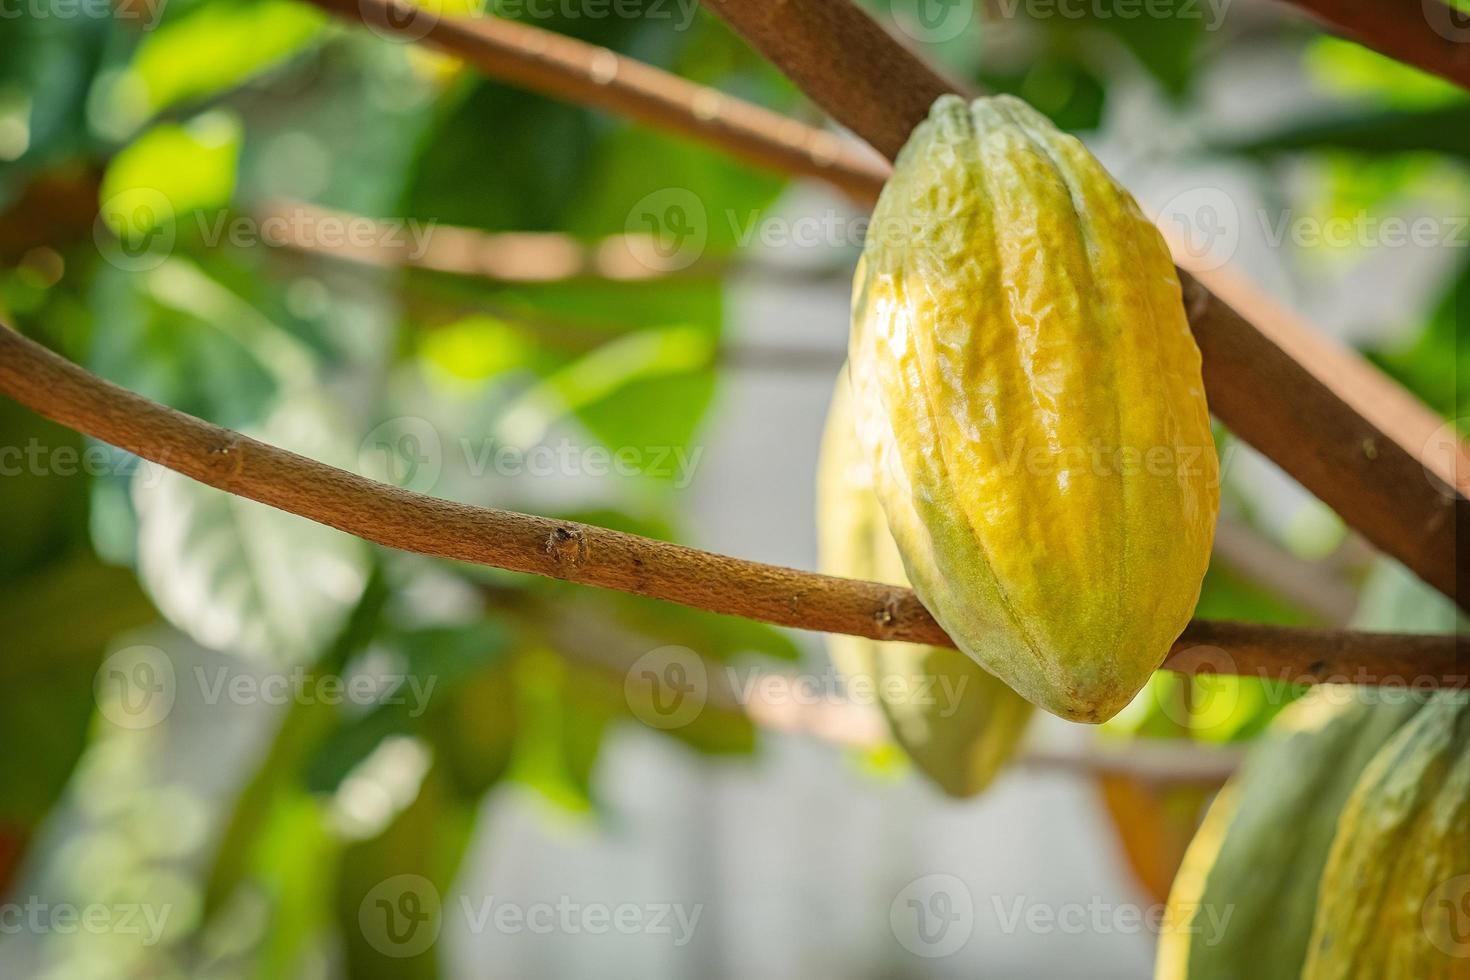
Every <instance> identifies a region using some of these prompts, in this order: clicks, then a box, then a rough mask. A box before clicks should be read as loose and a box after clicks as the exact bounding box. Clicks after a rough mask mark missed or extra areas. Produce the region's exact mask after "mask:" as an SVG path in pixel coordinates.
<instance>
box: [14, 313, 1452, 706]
mask: <svg viewBox="0 0 1470 980" xmlns="http://www.w3.org/2000/svg"><path fill="white" fill-rule="evenodd" d="M0 392H3V393H5V394H6V395H8V396H10V397H11V398H14V399H15V400H16V401H18V402H20V403H21V404H23V405H26V406H27V407H29V408H31V409H32V410H34V411H36V412H38V413H40V414H41V415H44V416H46V417H47V418H49V419H52V420H53V421H56V422H59V423H61V424H62V425H65V426H68V427H70V428H73V429H76V430H77V431H79V432H84V433H86V434H87V435H90V436H92V437H94V438H97V439H101V440H102V441H104V442H108V443H111V444H112V445H114V446H117V447H118V448H120V449H125V450H127V451H128V452H131V453H134V454H136V455H138V456H141V457H142V458H144V459H148V460H151V461H153V462H155V463H158V464H160V465H163V466H166V467H168V468H169V469H172V470H176V471H177V472H179V473H183V474H184V475H186V476H190V477H192V478H194V479H196V480H198V481H200V482H201V483H205V484H208V485H209V486H212V487H216V488H218V489H220V490H224V491H226V492H228V493H232V494H235V495H237V496H241V497H248V498H250V499H252V500H257V501H260V502H261V503H264V504H269V505H270V506H272V507H277V508H279V509H281V510H284V511H288V512H290V513H292V514H298V515H300V516H302V517H306V518H309V519H310V520H313V521H317V522H319V523H321V524H326V525H329V526H331V527H335V528H337V529H339V530H342V531H345V532H347V533H349V534H354V535H357V536H358V537H361V538H365V539H367V540H369V541H374V542H377V543H378V544H381V545H385V546H387V547H391V548H399V549H402V550H404V551H412V552H416V553H418V554H423V555H433V556H435V557H439V558H450V559H455V560H458V561H466V562H473V563H476V564H482V565H491V566H494V567H496V568H504V569H509V570H511V571H517V572H529V573H531V574H533V575H545V576H548V577H551V578H559V579H565V580H567V581H571V582H578V583H581V584H584V585H594V586H598V587H600V588H606V589H617V590H619V591H623V592H632V593H635V594H637V595H643V596H649V597H651V598H655V599H664V600H667V601H670V602H677V603H680V604H682V605H686V606H693V607H695V608H698V609H707V610H709V611H711V612H717V613H724V614H727V615H732V616H742V617H745V618H748V619H759V620H763V621H765V622H768V623H775V624H777V625H781V626H792V627H797V628H800V629H810V630H821V631H824V632H831V633H850V634H853V635H855V636H866V637H871V638H873V639H880V640H911V641H915V642H921V643H930V644H943V645H950V641H949V638H948V637H947V636H946V635H945V633H944V631H943V630H941V629H940V628H939V626H938V624H936V623H935V622H934V619H933V618H932V617H931V616H930V615H929V613H928V611H927V610H925V609H924V607H923V606H922V605H921V604H920V603H919V601H918V599H917V598H915V596H914V594H913V593H912V592H911V591H909V590H908V589H901V588H895V587H892V586H886V585H879V584H877V583H874V582H858V581H853V580H849V579H839V578H832V577H830V576H826V575H819V574H816V573H814V572H802V571H797V570H795V569H790V568H781V567H778V566H775V565H764V564H760V563H758V562H750V561H742V560H740V559H737V558H730V557H726V556H724V555H716V554H711V553H709V552H705V551H699V550H696V549H694V548H686V547H683V546H681V545H677V544H669V543H667V542H662V541H655V540H651V539H648V538H641V537H637V536H635V535H631V534H624V533H622V532H619V531H612V530H608V529H606V528H600V527H593V526H591V525H586V524H575V523H571V522H567V521H554V520H550V519H548V518H545V517H536V516H533V515H529V514H516V513H511V512H509V511H502V510H492V509H489V508H485V507H473V506H470V505H467V504H459V503H453V502H451V501H446V500H439V499H436V498H433V497H426V496H423V495H422V494H416V493H411V492H409V491H406V490H402V489H399V488H397V487H390V486H385V485H383V484H381V483H376V482H374V481H372V480H369V479H366V478H365V477H362V476H359V475H357V474H355V473H350V472H347V471H345V470H339V469H337V468H335V467H332V466H327V465H326V464H324V463H319V462H316V461H314V460H310V459H307V458H305V457H302V456H298V455H296V454H295V453H290V452H287V451H285V450H283V449H278V448H276V447H274V446H269V445H266V444H265V443H261V442H257V441H255V440H253V439H250V438H248V437H246V436H243V435H240V434H239V433H236V432H231V431H230V430H228V429H221V428H219V427H218V426H214V425H210V424H209V423H207V422H203V421H201V420H199V419H196V418H194V417H192V416H189V415H185V414H183V413H182V412H177V411H174V410H173V409H171V408H167V407H165V406H163V405H159V404H156V403H155V402H151V401H149V400H148V399H146V398H143V397H142V396H140V395H137V394H134V393H133V392H130V391H127V390H125V389H122V388H119V387H117V386H116V385H113V384H111V383H109V382H107V381H104V380H103V379H101V378H98V377H96V376H94V375H92V374H89V373H88V372H86V371H84V370H83V369H82V368H80V367H78V366H76V365H75V364H72V363H71V362H69V361H67V360H65V359H64V358H62V357H59V356H57V355H56V354H54V353H52V352H51V351H48V350H46V349H45V348H44V347H41V346H40V345H39V344H37V343H35V342H34V341H31V340H28V339H26V338H24V337H22V336H20V334H18V333H15V332H14V331H12V330H9V329H7V328H3V327H0ZM1457 646H1458V645H1457V641H1456V638H1454V637H1447V636H1412V635H1400V634H1370V633H1352V632H1345V631H1337V630H1297V629H1286V628H1281V627H1271V626H1247V625H1240V624H1232V623H1213V622H1203V621H1196V622H1194V623H1192V624H1191V625H1190V627H1189V628H1188V629H1187V630H1186V631H1185V633H1184V635H1183V636H1182V637H1180V639H1179V641H1178V642H1177V643H1176V645H1175V648H1174V651H1173V652H1172V653H1171V655H1170V659H1169V661H1168V663H1167V665H1166V666H1168V667H1170V668H1171V669H1178V670H1184V671H1188V672H1206V673H1208V672H1225V673H1242V674H1258V675H1263V676H1267V677H1274V678H1279V679H1282V680H1291V681H1296V682H1300V683H1312V682H1315V681H1322V680H1345V681H1352V682H1356V683H1365V684H1367V683H1376V684H1384V683H1403V682H1412V681H1423V682H1425V683H1437V684H1462V683H1464V680H1465V677H1464V674H1465V666H1464V664H1463V663H1462V662H1461V657H1462V653H1461V651H1460V650H1459V649H1458V648H1457Z"/></svg>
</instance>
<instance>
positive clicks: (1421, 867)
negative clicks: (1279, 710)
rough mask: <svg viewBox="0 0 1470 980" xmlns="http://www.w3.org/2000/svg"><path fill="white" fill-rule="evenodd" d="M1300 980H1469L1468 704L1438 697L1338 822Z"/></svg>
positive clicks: (1378, 764)
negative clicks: (1308, 950) (1309, 947)
mask: <svg viewBox="0 0 1470 980" xmlns="http://www.w3.org/2000/svg"><path fill="white" fill-rule="evenodd" d="M1318 890H1319V894H1320V898H1319V899H1318V902H1317V915H1316V919H1315V921H1314V923H1313V927H1312V940H1311V949H1310V952H1309V953H1308V956H1307V965H1306V969H1304V970H1303V971H1302V980H1467V978H1470V693H1467V692H1464V691H1441V692H1438V693H1436V694H1435V695H1434V697H1433V699H1432V700H1431V701H1430V703H1429V704H1428V705H1426V706H1425V707H1424V708H1422V709H1421V710H1420V711H1419V713H1418V714H1417V715H1415V716H1414V720H1413V721H1411V722H1409V723H1408V724H1407V725H1405V726H1404V727H1403V728H1402V729H1400V730H1399V732H1398V734H1397V735H1395V736H1394V738H1393V740H1392V741H1390V742H1389V743H1388V744H1387V745H1385V746H1384V747H1383V748H1382V750H1380V751H1379V753H1378V754H1377V755H1376V756H1375V757H1374V758H1373V761H1372V763H1370V764H1369V766H1368V768H1367V769H1366V770H1364V772H1363V775H1362V778H1361V779H1360V780H1359V781H1358V785H1357V786H1356V787H1355V788H1354V789H1353V794H1352V797H1351V798H1350V799H1349V800H1348V803H1347V806H1346V807H1345V808H1344V809H1343V812H1342V816H1341V818H1339V820H1338V823H1337V835H1336V836H1335V837H1334V838H1333V841H1332V850H1331V852H1330V853H1329V854H1328V857H1327V866H1326V868H1325V869H1324V870H1323V872H1322V880H1321V883H1320V885H1319V889H1318Z"/></svg>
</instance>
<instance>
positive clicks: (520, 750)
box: [510, 650, 619, 811]
mask: <svg viewBox="0 0 1470 980" xmlns="http://www.w3.org/2000/svg"><path fill="white" fill-rule="evenodd" d="M514 675H515V687H516V715H517V717H518V718H520V719H521V721H520V725H519V727H518V730H517V732H516V741H515V754H514V756H513V759H512V763H511V769H510V776H511V778H512V779H515V780H517V781H519V782H522V783H525V784H526V785H528V786H531V787H533V788H534V789H536V790H538V791H540V793H541V794H542V795H543V796H545V797H546V798H547V799H548V800H550V801H551V802H553V803H556V804H559V805H561V806H563V807H566V808H567V809H571V810H582V811H586V810H590V809H591V808H592V770H593V766H594V765H595V764H596V762H597V755H598V751H599V749H600V748H601V746H602V738H603V734H604V733H605V732H606V730H607V726H608V723H609V722H610V721H611V720H612V719H613V718H614V717H615V716H617V714H618V713H619V711H618V707H619V706H618V705H617V703H616V702H614V701H612V699H611V698H608V697H607V696H606V689H607V688H606V684H605V683H602V682H600V681H599V679H598V677H597V676H596V675H592V674H589V673H588V672H586V671H585V670H581V669H578V668H576V667H574V666H573V665H571V664H568V663H567V662H566V661H565V660H563V659H561V658H560V657H557V656H556V655H555V654H554V653H551V652H549V651H545V650H531V651H527V652H526V653H524V654H522V655H521V656H520V657H518V658H517V659H516V664H515V671H514Z"/></svg>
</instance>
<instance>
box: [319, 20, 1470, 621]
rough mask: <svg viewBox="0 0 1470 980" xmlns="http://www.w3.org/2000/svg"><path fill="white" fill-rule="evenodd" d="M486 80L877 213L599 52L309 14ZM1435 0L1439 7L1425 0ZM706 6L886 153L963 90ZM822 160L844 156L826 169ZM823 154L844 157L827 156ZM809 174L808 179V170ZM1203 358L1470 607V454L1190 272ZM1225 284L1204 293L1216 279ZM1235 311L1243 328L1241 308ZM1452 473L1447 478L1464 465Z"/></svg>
mask: <svg viewBox="0 0 1470 980" xmlns="http://www.w3.org/2000/svg"><path fill="white" fill-rule="evenodd" d="M311 2H314V3H318V4H320V5H322V6H324V7H327V8H329V9H333V10H336V11H338V12H339V13H343V14H345V15H347V16H349V17H351V18H353V19H364V18H365V19H367V21H368V22H369V23H371V24H373V25H374V26H376V27H378V28H379V29H381V30H389V31H395V32H397V33H398V34H400V35H402V36H404V37H406V38H423V39H424V40H427V41H428V42H429V43H432V44H434V45H436V46H438V47H440V48H443V49H444V50H446V51H451V52H453V53H454V54H456V55H458V56H460V57H462V58H464V59H466V60H467V61H469V62H470V63H471V64H474V65H475V66H477V67H478V68H479V69H480V70H482V71H484V72H485V73H487V74H490V75H493V76H495V77H498V78H504V79H507V80H510V81H513V82H516V83H518V84H522V85H525V86H528V87H530V88H533V89H536V90H538V91H542V92H546V93H549V94H552V95H556V96H559V97H563V98H569V99H573V100H575V101H578V102H582V103H585V104H588V105H594V106H600V107H602V108H606V109H609V110H612V111H615V112H621V113H624V114H627V115H631V116H633V117H634V118H637V119H641V120H643V121H645V122H649V123H651V124H653V125H657V126H662V127H665V128H668V129H672V130H674V131H676V132H680V133H684V134H686V135H689V136H691V137H694V138H697V139H703V140H706V141H710V142H713V143H714V144H716V145H719V146H723V147H725V148H727V149H729V150H731V151H732V152H734V153H736V154H737V155H740V156H743V157H745V158H746V159H750V160H753V161H755V162H758V163H761V164H763V165H766V166H770V167H773V168H775V169H779V170H783V171H786V172H791V173H797V174H806V175H811V176H817V177H821V178H823V179H825V180H828V181H830V182H832V183H834V184H835V185H837V186H839V187H841V188H843V189H845V190H847V191H848V192H849V193H851V194H853V195H854V196H855V197H857V198H859V199H863V200H869V199H871V198H872V197H874V196H876V194H877V191H878V189H879V188H880V187H881V185H882V182H883V179H884V178H885V176H886V174H887V169H886V167H884V166H883V165H882V163H881V162H880V161H873V160H870V159H868V158H866V157H863V156H862V155H861V154H857V153H854V152H853V151H852V150H851V148H850V147H846V146H845V145H844V144H841V143H840V142H833V143H830V144H829V143H827V142H824V141H829V140H835V137H831V136H830V134H824V133H821V132H819V131H817V130H813V129H810V128H809V127H805V126H803V125H802V124H800V123H798V122H796V121H794V120H791V119H786V118H784V117H782V116H780V115H777V114H775V113H771V112H768V111H766V110H764V109H759V108H757V107H755V106H752V105H749V104H746V103H743V102H740V101H739V100H736V99H731V98H730V97H728V96H723V95H721V94H719V93H717V92H714V91H713V90H710V89H704V88H702V87H700V86H694V85H691V84H690V83H688V82H686V81H683V80H682V79H679V78H677V77H675V76H672V75H669V74H668V73H665V72H661V71H659V70H658V69H655V68H652V67H649V66H647V65H642V64H640V63H638V62H636V61H631V60H629V59H624V58H619V57H618V56H615V55H613V54H611V53H610V52H607V51H605V50H603V49H599V48H593V47H590V46H588V45H585V44H582V43H581V42H577V41H573V40H571V39H569V38H563V37H560V36H559V35H556V34H552V33H549V32H546V31H541V30H538V29H536V28H531V27H526V26H524V25H519V24H513V23H509V22H506V21H502V20H499V19H496V18H493V17H491V18H480V19H476V20H469V19H454V18H444V19H439V18H435V17H434V16H433V15H432V14H429V13H427V12H425V11H423V10H422V9H421V8H417V7H414V6H411V5H409V4H407V3H405V2H404V0H363V3H362V4H361V5H359V4H357V3H353V2H350V0H311ZM1431 2H1434V0H1431ZM710 6H711V7H713V8H714V9H715V10H716V11H717V12H719V13H720V14H721V15H722V16H724V17H725V18H726V19H727V20H729V21H730V22H731V23H732V24H733V25H734V26H735V27H736V28H737V29H738V30H740V31H741V32H742V33H745V34H746V35H747V36H748V37H750V38H751V39H752V41H753V42H754V43H755V44H756V46H757V47H758V48H760V49H761V50H762V51H764V52H765V53H767V54H768V55H770V56H771V58H772V60H774V61H775V62H776V63H777V64H778V65H779V66H780V67H781V68H783V70H785V71H786V72H787V73H788V74H789V75H791V77H792V78H793V79H794V80H795V81H796V82H797V83H798V84H799V85H800V86H801V87H802V88H803V89H804V90H805V91H806V92H807V93H808V94H809V95H810V96H811V97H812V98H813V99H815V100H816V101H817V102H818V103H820V104H821V105H822V106H823V107H825V108H826V109H827V110H828V111H829V112H831V113H832V115H833V116H834V117H835V118H837V119H838V121H840V122H842V123H844V124H846V125H847V126H849V127H850V128H852V129H853V130H854V131H856V132H857V133H858V134H859V135H862V136H864V137H865V138H866V139H867V140H868V141H869V142H871V143H872V144H873V145H874V146H876V147H877V148H879V149H880V150H882V151H883V152H884V153H886V154H888V155H889V156H892V155H893V154H895V153H896V152H897V150H898V148H899V147H901V146H902V145H903V143H904V141H905V140H906V139H907V137H908V133H909V132H910V130H911V129H912V127H913V125H914V124H915V123H916V122H917V120H918V119H919V118H921V117H922V115H923V114H924V113H925V112H926V111H927V108H928V105H929V104H930V103H931V102H932V101H933V99H934V98H935V97H936V96H937V95H938V94H940V93H942V92H945V91H950V90H954V89H955V86H953V85H952V84H951V83H949V82H947V81H946V80H945V79H943V78H942V77H940V76H939V75H938V74H937V73H935V72H934V71H932V70H931V69H930V68H928V67H927V66H926V65H925V64H924V63H923V62H922V61H921V60H920V59H918V58H917V57H915V56H914V55H913V54H911V53H910V52H909V51H907V50H906V49H905V48H903V47H902V46H901V45H899V44H898V43H897V42H895V41H894V40H893V39H892V38H891V37H890V36H889V35H888V34H887V33H886V32H885V31H883V30H882V28H880V27H879V26H878V25H877V24H876V23H874V22H873V21H872V20H871V19H869V18H868V17H867V16H866V15H864V14H862V13H861V12H860V11H858V10H857V9H856V8H855V7H854V6H853V5H852V4H851V3H850V2H848V0H808V2H802V3H799V4H798V3H788V2H783V0H741V2H740V3H732V2H731V0H710ZM818 146H830V147H835V148H837V149H838V150H840V151H841V152H840V153H837V155H834V156H832V157H831V158H830V159H828V157H827V155H826V151H824V150H818V151H816V152H814V151H813V148H814V147H818ZM833 152H836V150H834V151H833ZM814 164H815V165H816V166H815V168H814V166H813V165H814ZM1183 279H1184V283H1185V289H1186V298H1187V299H1188V301H1189V311H1190V320H1191V325H1192V326H1193V327H1194V330H1195V334H1196V337H1197V339H1198V340H1199V344H1200V348H1201V350H1202V351H1203V352H1204V354H1205V364H1206V372H1205V382H1206V386H1207V389H1208V394H1209V398H1210V406H1211V409H1212V410H1213V411H1214V412H1215V414H1216V415H1217V416H1219V418H1220V419H1221V420H1222V421H1224V422H1225V423H1226V424H1227V425H1229V426H1230V427H1231V428H1232V429H1233V430H1234V431H1235V432H1236V433H1237V434H1239V435H1240V436H1241V437H1242V438H1244V439H1245V440H1246V441H1247V442H1249V443H1251V444H1252V445H1253V446H1255V447H1256V448H1257V449H1259V450H1261V451H1262V452H1263V453H1265V454H1266V455H1267V456H1268V457H1270V458H1271V459H1273V460H1274V461H1275V462H1276V463H1278V464H1279V465H1281V466H1282V468H1283V469H1285V470H1286V471H1287V472H1288V473H1290V474H1291V475H1292V476H1294V477H1295V478H1296V479H1297V480H1299V481H1300V482H1301V483H1302V484H1304V485H1305V486H1306V487H1307V488H1308V489H1309V490H1311V491H1312V492H1313V493H1315V494H1317V496H1318V497H1320V498H1321V499H1322V500H1323V501H1325V502H1326V503H1327V504H1329V505H1330V506H1332V507H1333V508H1334V509H1335V510H1337V512H1338V513H1339V514H1340V515H1341V516H1342V517H1343V518H1344V519H1345V520H1346V521H1347V522H1348V523H1349V524H1350V525H1352V526H1353V527H1355V528H1357V529H1358V530H1359V531H1361V532H1362V533H1363V535H1364V536H1365V537H1366V538H1367V539H1368V540H1370V541H1372V542H1373V543H1374V544H1375V545H1377V546H1378V547H1379V548H1381V549H1383V550H1384V551H1386V552H1387V553H1389V554H1391V555H1393V556H1394V557H1396V558H1398V559H1399V560H1400V561H1402V562H1404V563H1405V564H1406V565H1408V566H1409V567H1410V568H1411V569H1413V570H1414V571H1415V573H1416V574H1418V575H1419V576H1420V577H1421V578H1423V579H1424V580H1425V581H1427V582H1429V583H1430V584H1431V585H1433V586H1434V587H1435V588H1437V589H1439V590H1440V591H1441V592H1444V593H1445V594H1446V595H1449V596H1451V597H1452V598H1455V599H1456V601H1457V602H1459V603H1460V605H1461V606H1462V607H1466V608H1470V605H1467V603H1470V596H1467V595H1465V594H1464V590H1461V589H1459V588H1458V567H1457V558H1456V553H1457V548H1456V544H1455V542H1456V540H1457V539H1456V534H1457V533H1458V534H1465V533H1467V529H1470V504H1467V500H1466V493H1467V484H1470V466H1467V465H1466V464H1465V460H1466V458H1467V454H1466V451H1465V449H1464V446H1463V443H1461V442H1459V441H1458V440H1455V439H1454V438H1453V437H1451V436H1448V435H1447V433H1446V432H1445V431H1443V430H1439V429H1438V428H1437V427H1438V424H1439V420H1438V419H1437V418H1436V417H1435V416H1434V414H1433V413H1432V412H1430V411H1429V410H1428V409H1426V408H1425V407H1424V406H1423V405H1422V404H1420V403H1419V402H1418V401H1417V400H1415V399H1414V398H1413V397H1412V396H1411V395H1410V394H1409V393H1407V392H1406V391H1404V390H1403V389H1402V388H1401V387H1399V386H1398V385H1396V384H1395V383H1394V382H1393V381H1391V380H1390V379H1388V378H1387V377H1385V376H1384V375H1383V374H1382V373H1381V372H1378V371H1377V370H1375V369H1374V368H1373V367H1372V366H1371V365H1369V364H1367V362H1365V361H1363V360H1362V359H1361V358H1360V357H1357V356H1356V355H1354V354H1353V353H1352V352H1350V351H1347V350H1345V349H1343V348H1341V347H1340V346H1338V345H1337V344H1335V343H1333V342H1331V341H1329V340H1327V339H1326V338H1324V337H1321V336H1320V335H1317V334H1315V333H1314V332H1313V331H1312V330H1311V329H1310V328H1308V327H1306V326H1304V325H1302V324H1301V323H1300V322H1299V321H1298V320H1297V319H1296V318H1294V317H1292V316H1291V315H1290V314H1288V313H1286V312H1285V311H1283V310H1281V309H1280V308H1279V307H1276V306H1275V304H1272V303H1269V302H1268V301H1266V300H1265V299H1264V298H1263V297H1262V296H1261V295H1260V294H1259V293H1254V292H1253V294H1252V295H1250V296H1249V297H1248V299H1246V300H1244V301H1243V302H1240V301H1237V300H1236V297H1237V296H1239V295H1241V293H1242V291H1243V290H1248V287H1246V286H1244V284H1241V283H1239V282H1238V280H1237V281H1236V282H1235V285H1236V286H1237V287H1239V288H1237V289H1235V290H1233V291H1227V292H1225V293H1224V295H1225V296H1226V297H1228V298H1229V302H1226V301H1224V300H1222V298H1221V295H1220V293H1219V291H1217V292H1216V293H1211V292H1210V291H1209V290H1208V289H1206V288H1204V287H1203V286H1201V285H1200V283H1199V282H1198V281H1196V280H1194V279H1192V278H1191V277H1189V276H1188V275H1185V276H1183ZM1221 279H1222V277H1221V276H1219V275H1217V276H1213V277H1212V282H1213V281H1218V280H1221ZM1242 305H1243V307H1244V309H1246V310H1247V311H1248V312H1249V314H1250V317H1249V318H1247V317H1244V316H1242V315H1241V314H1240V312H1238V310H1239V309H1240V308H1241V306H1242ZM1457 461H1458V463H1459V467H1460V468H1459V469H1458V470H1457V469H1456V463H1457Z"/></svg>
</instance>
